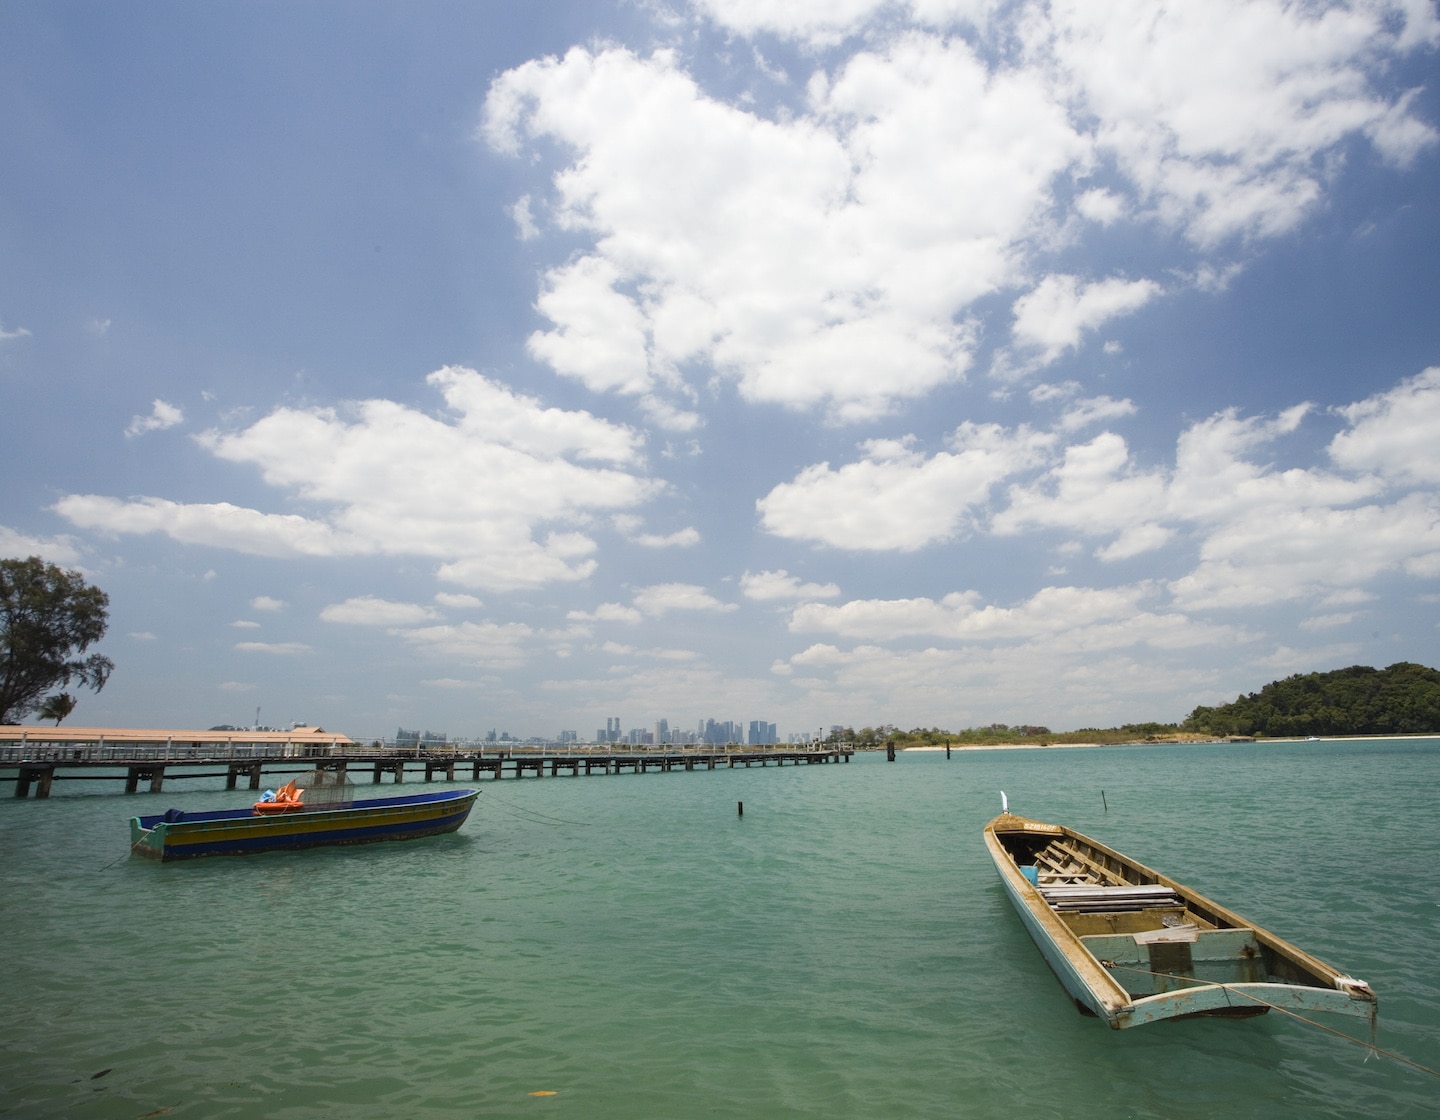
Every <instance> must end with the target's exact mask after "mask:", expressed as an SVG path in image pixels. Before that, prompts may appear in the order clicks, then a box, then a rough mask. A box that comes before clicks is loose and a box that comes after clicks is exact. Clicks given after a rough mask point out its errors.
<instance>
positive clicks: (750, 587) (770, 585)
mask: <svg viewBox="0 0 1440 1120" xmlns="http://www.w3.org/2000/svg"><path fill="white" fill-rule="evenodd" d="M740 591H741V594H743V595H744V596H745V598H747V599H756V600H759V601H760V602H774V601H776V600H787V599H834V598H836V597H837V596H839V594H840V588H839V586H838V585H836V584H833V583H801V582H800V578H799V577H798V576H792V575H791V574H790V573H789V572H787V571H786V570H785V569H784V568H781V569H780V570H779V571H774V572H746V573H745V574H744V575H743V576H741V577H740Z"/></svg>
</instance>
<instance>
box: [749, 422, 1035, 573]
mask: <svg viewBox="0 0 1440 1120" xmlns="http://www.w3.org/2000/svg"><path fill="white" fill-rule="evenodd" d="M1051 443H1052V437H1051V436H1049V435H1046V434H1044V433H1038V432H1032V431H1031V430H1029V429H1028V428H1023V427H1022V428H1020V429H1019V430H1017V431H1013V432H1008V431H1005V430H1004V429H1002V428H1001V427H1000V426H998V425H995V424H973V423H970V422H968V421H967V422H966V423H964V424H962V425H961V426H960V427H959V428H958V429H956V431H955V432H954V433H953V434H952V435H951V437H950V439H949V444H950V447H951V448H952V450H950V451H942V452H938V453H937V454H935V455H932V456H929V457H926V456H925V455H923V454H922V453H920V452H919V451H916V450H915V449H914V448H913V445H912V443H911V442H910V441H903V440H902V441H897V440H871V441H869V442H867V443H865V444H863V445H862V451H863V452H864V457H863V458H862V459H860V460H859V461H857V462H854V463H847V464H845V465H844V466H842V467H840V468H838V469H832V468H831V466H830V464H829V463H818V464H816V465H815V466H811V467H806V468H805V469H804V470H803V471H801V472H800V474H799V475H797V476H796V477H795V479H794V480H793V481H791V482H786V483H782V484H780V485H779V486H776V487H775V488H774V489H773V490H771V491H770V493H769V494H767V495H766V496H765V497H763V498H761V499H760V500H759V501H757V502H756V503H755V506H756V509H757V511H758V512H759V514H760V520H761V524H762V525H763V526H764V528H765V529H766V530H768V531H769V532H771V533H774V534H775V535H776V536H780V537H788V538H791V539H793V540H812V541H818V542H820V543H823V544H828V545H831V546H833V547H836V548H845V549H852V550H862V551H901V552H909V551H913V550H915V549H917V548H922V547H924V546H925V545H928V544H932V543H934V542H936V541H942V540H948V539H950V538H953V537H955V536H957V535H958V534H960V533H961V532H963V531H964V530H965V528H966V527H967V524H968V521H967V515H968V514H970V512H971V511H972V510H973V509H975V508H977V507H980V506H982V505H983V504H984V503H985V502H986V500H987V499H988V497H989V495H990V491H991V488H992V487H993V486H994V485H995V484H996V483H998V482H1000V481H1002V480H1003V479H1005V478H1007V477H1009V476H1010V475H1013V474H1015V473H1017V472H1019V471H1021V470H1024V469H1026V468H1028V467H1030V466H1032V465H1034V464H1035V463H1036V462H1038V461H1040V460H1041V459H1042V457H1043V453H1044V452H1045V450H1046V449H1047V448H1048V447H1049V446H1050V445H1051Z"/></svg>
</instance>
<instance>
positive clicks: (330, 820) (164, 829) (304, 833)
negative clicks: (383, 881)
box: [130, 782, 480, 860]
mask: <svg viewBox="0 0 1440 1120" xmlns="http://www.w3.org/2000/svg"><path fill="white" fill-rule="evenodd" d="M317 784H322V785H323V783H317ZM345 786H346V788H349V786H348V783H345ZM281 792H282V795H283V794H285V793H287V792H289V793H292V794H295V796H291V797H285V796H282V797H280V798H273V797H267V798H266V799H265V800H262V801H260V802H257V803H256V804H255V805H254V806H253V807H252V808H249V809H221V810H218V811H214V812H187V811H185V810H181V809H170V810H168V811H167V812H164V813H160V814H157V815H155V816H146V817H131V818H130V850H131V851H132V852H134V853H135V854H137V855H142V856H146V857H148V858H150V859H158V860H176V859H192V858H194V857H196V856H222V855H224V856H238V855H251V854H253V853H255V852H273V851H281V850H285V849H293V848H318V847H322V846H325V845H329V844H369V843H373V842H375V841H379V840H413V839H416V838H417V837H421V836H435V835H438V834H440V833H443V832H454V831H455V830H456V829H457V828H459V827H460V826H461V825H462V824H464V823H465V818H466V817H468V816H469V815H470V809H471V807H472V806H473V805H474V804H475V799H476V798H477V797H479V796H480V793H479V791H478V790H473V789H458V790H444V791H441V792H438V793H418V794H410V795H408V796H404V797H377V798H373V799H371V800H367V801H353V800H349V799H347V798H344V797H337V796H335V791H334V790H333V788H332V789H330V790H324V789H317V790H314V791H313V793H314V794H315V795H317V796H316V798H315V799H314V800H312V798H311V796H310V795H309V792H308V791H306V790H303V789H302V790H298V791H297V790H295V783H293V782H292V783H290V785H289V787H288V790H282V791H281ZM326 794H328V796H325V795H326ZM322 797H323V799H321V798H322Z"/></svg>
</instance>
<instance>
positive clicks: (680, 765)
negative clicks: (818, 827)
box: [0, 727, 854, 798]
mask: <svg viewBox="0 0 1440 1120" xmlns="http://www.w3.org/2000/svg"><path fill="white" fill-rule="evenodd" d="M16 733H19V734H16ZM853 753H854V752H853V750H851V749H850V748H848V747H837V746H833V745H825V744H810V745H799V746H767V747H761V746H754V747H746V746H739V745H733V744H732V745H729V746H708V745H707V746H693V747H691V746H687V747H635V746H628V745H622V744H618V743H616V744H609V743H601V744H598V745H593V746H592V745H578V746H565V747H527V746H520V745H518V744H506V745H505V746H503V747H497V746H494V745H489V744H487V745H486V746H484V747H453V746H440V747H436V746H430V747H428V748H426V747H419V748H417V747H406V748H403V749H401V748H394V747H388V748H387V747H384V746H381V747H365V746H361V745H359V744H357V743H354V742H352V741H351V740H350V739H348V738H346V737H345V736H343V735H334V734H331V733H329V732H325V731H323V730H322V729H320V728H301V729H297V730H296V731H293V732H252V731H239V732H214V731H209V732H191V731H170V732H163V731H161V732H157V731H127V732H119V731H115V730H108V729H107V730H106V731H104V732H101V731H98V730H97V729H93V728H92V729H82V728H65V729H64V730H58V729H51V728H36V727H27V728H19V727H0V781H5V780H11V779H10V776H9V775H8V774H7V773H6V771H11V770H13V771H14V778H13V781H14V782H15V796H16V797H29V796H30V791H31V789H32V787H33V788H34V791H35V796H36V797H42V798H43V797H49V796H50V790H51V787H52V785H53V784H54V782H56V781H58V780H65V781H79V780H90V781H112V782H113V781H123V782H124V783H125V792H126V793H135V792H137V791H138V790H139V789H140V788H141V786H142V785H143V786H144V787H145V788H147V789H148V790H149V791H150V792H151V793H159V792H160V791H161V790H162V789H163V788H164V784H165V780H166V779H167V778H172V779H175V778H224V779H225V788H226V789H235V788H237V786H238V785H239V783H240V780H241V779H244V780H245V782H246V784H247V785H248V787H249V788H250V789H253V790H258V789H260V788H261V785H262V783H263V782H264V780H265V777H266V775H272V776H278V775H282V774H301V773H305V772H307V771H310V770H337V771H341V772H344V773H347V774H348V775H349V776H350V778H351V781H356V780H357V779H358V778H359V776H360V775H368V776H369V777H370V778H371V782H372V784H378V783H379V782H381V781H382V780H383V778H384V777H385V776H386V775H389V776H390V777H391V779H392V780H393V781H394V782H403V781H404V780H405V777H406V775H407V773H408V774H413V775H415V776H416V777H418V776H419V775H421V774H423V775H424V780H425V781H427V782H429V781H434V780H435V778H436V776H437V775H438V776H440V777H442V778H443V779H444V780H446V781H452V782H453V781H455V780H457V776H458V777H460V778H464V777H469V778H471V779H472V780H479V778H480V776H481V774H488V775H490V777H491V779H492V780H494V779H499V778H502V777H504V776H506V775H507V774H508V775H509V776H511V777H515V778H523V777H525V776H526V775H527V774H533V775H534V776H535V777H537V778H539V777H544V776H545V775H546V773H547V772H548V773H549V775H550V776H551V777H556V776H559V775H561V774H567V775H571V776H579V775H582V774H586V775H589V774H595V773H601V774H620V773H623V772H624V771H626V770H629V771H630V772H631V773H634V774H643V773H646V772H647V771H650V770H659V771H670V770H716V769H734V768H736V767H738V766H744V767H750V766H769V765H771V764H772V763H773V764H775V765H776V766H784V765H786V764H787V763H788V764H790V765H793V766H800V765H814V764H817V763H829V762H849V761H850V756H851V754H853Z"/></svg>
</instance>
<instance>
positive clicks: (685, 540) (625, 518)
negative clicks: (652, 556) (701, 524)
mask: <svg viewBox="0 0 1440 1120" xmlns="http://www.w3.org/2000/svg"><path fill="white" fill-rule="evenodd" d="M641 524H642V522H641V519H640V518H638V517H635V516H633V515H632V514H621V515H620V516H618V517H616V518H615V527H616V528H617V529H619V530H620V532H621V533H623V534H624V535H625V539H626V540H630V541H634V542H635V543H636V544H638V545H643V546H645V547H646V548H691V547H693V546H694V545H697V544H699V543H700V531H699V530H698V529H696V528H695V527H694V526H686V527H685V528H684V529H677V530H676V531H675V532H673V533H642V532H640V526H641Z"/></svg>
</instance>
